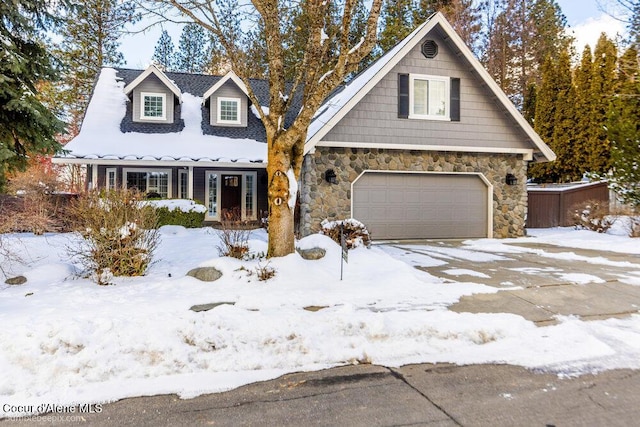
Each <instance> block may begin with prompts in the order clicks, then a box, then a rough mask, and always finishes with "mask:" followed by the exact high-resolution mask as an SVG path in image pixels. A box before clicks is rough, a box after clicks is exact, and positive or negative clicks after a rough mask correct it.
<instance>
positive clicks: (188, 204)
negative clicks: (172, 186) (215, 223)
mask: <svg viewBox="0 0 640 427" xmlns="http://www.w3.org/2000/svg"><path fill="white" fill-rule="evenodd" d="M145 204H149V205H151V206H154V207H156V208H167V209H168V210H170V211H175V210H179V211H181V212H198V213H205V212H207V207H206V206H204V205H201V204H199V203H196V202H194V201H193V200H188V199H166V200H147V201H146V202H145Z"/></svg>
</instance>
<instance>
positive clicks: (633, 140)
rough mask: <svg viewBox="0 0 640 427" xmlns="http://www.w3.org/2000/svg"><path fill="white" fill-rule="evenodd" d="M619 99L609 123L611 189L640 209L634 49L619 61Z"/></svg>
mask: <svg viewBox="0 0 640 427" xmlns="http://www.w3.org/2000/svg"><path fill="white" fill-rule="evenodd" d="M615 90H616V95H615V97H614V100H613V102H612V108H611V111H610V113H609V117H608V121H607V130H608V136H609V139H610V140H611V144H612V150H611V160H612V166H613V168H612V176H611V179H610V186H611V188H612V189H613V190H614V191H615V192H616V193H617V194H618V196H619V197H620V198H621V199H622V201H623V202H624V203H629V204H631V205H632V206H635V207H640V67H639V66H638V50H637V49H636V48H635V47H633V46H631V47H630V48H629V49H627V50H626V51H625V53H624V54H623V55H622V57H621V58H620V60H619V64H618V77H617V79H616V85H615Z"/></svg>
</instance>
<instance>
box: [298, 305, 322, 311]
mask: <svg viewBox="0 0 640 427" xmlns="http://www.w3.org/2000/svg"><path fill="white" fill-rule="evenodd" d="M327 307H329V306H328V305H310V306H308V307H302V308H303V309H304V310H307V311H312V312H314V313H315V312H316V311H320V310H324V309H325V308H327Z"/></svg>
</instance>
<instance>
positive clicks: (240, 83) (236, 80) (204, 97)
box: [202, 70, 249, 103]
mask: <svg viewBox="0 0 640 427" xmlns="http://www.w3.org/2000/svg"><path fill="white" fill-rule="evenodd" d="M229 80H231V81H232V82H234V83H235V84H236V86H238V87H239V88H240V90H241V91H242V92H244V94H245V95H247V96H249V91H248V90H247V87H246V86H245V84H244V82H243V81H242V80H241V79H240V77H238V75H237V74H236V73H234V72H233V70H232V71H229V72H228V73H227V74H225V76H224V77H222V78H221V79H220V80H218V81H217V82H216V84H214V85H213V86H211V88H209V90H208V91H206V92H205V93H204V94H203V95H202V103H205V102H206V100H207V99H208V98H209V97H210V96H211V95H213V94H214V93H216V91H217V90H218V89H220V88H221V87H222V85H223V84H225V83H226V82H228V81H229Z"/></svg>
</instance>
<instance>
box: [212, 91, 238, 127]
mask: <svg viewBox="0 0 640 427" xmlns="http://www.w3.org/2000/svg"><path fill="white" fill-rule="evenodd" d="M217 118H218V123H226V124H234V125H239V124H240V98H223V97H219V98H218V117H217Z"/></svg>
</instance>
